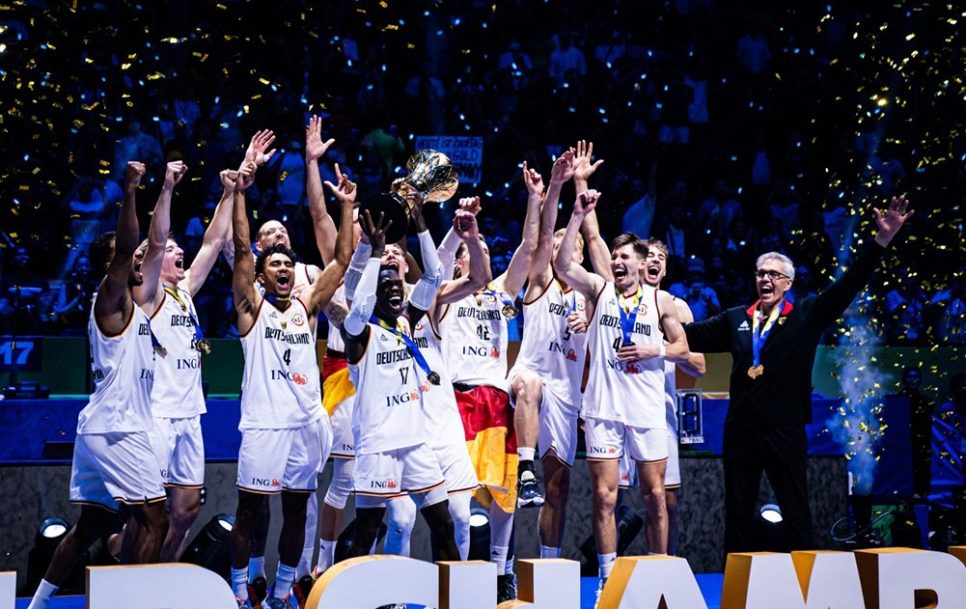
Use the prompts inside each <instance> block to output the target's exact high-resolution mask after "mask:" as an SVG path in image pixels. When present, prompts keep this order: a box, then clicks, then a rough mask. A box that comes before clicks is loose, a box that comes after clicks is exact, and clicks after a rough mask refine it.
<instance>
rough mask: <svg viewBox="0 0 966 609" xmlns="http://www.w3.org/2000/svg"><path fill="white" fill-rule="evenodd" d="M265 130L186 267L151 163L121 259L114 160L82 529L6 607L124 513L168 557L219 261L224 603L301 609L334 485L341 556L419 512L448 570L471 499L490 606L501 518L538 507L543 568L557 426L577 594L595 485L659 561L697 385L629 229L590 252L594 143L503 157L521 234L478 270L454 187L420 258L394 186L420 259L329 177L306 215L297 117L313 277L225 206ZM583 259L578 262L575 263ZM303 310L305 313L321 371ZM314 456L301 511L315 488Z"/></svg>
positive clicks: (504, 570)
mask: <svg viewBox="0 0 966 609" xmlns="http://www.w3.org/2000/svg"><path fill="white" fill-rule="evenodd" d="M273 140H274V136H273V134H272V133H271V132H269V131H261V132H259V133H257V134H256V135H255V136H254V137H253V138H252V141H251V144H250V146H249V148H248V150H247V152H246V155H245V159H244V161H243V162H242V163H241V165H240V167H239V168H238V169H237V170H231V171H229V170H226V171H223V172H221V181H222V184H223V186H224V194H223V195H222V197H221V200H220V202H219V204H218V206H217V207H216V209H215V212H214V214H213V217H212V220H211V223H210V225H209V227H208V229H207V231H206V233H205V235H204V240H203V244H202V246H201V250H200V251H199V253H198V254H197V256H196V257H195V259H194V261H193V263H192V265H191V268H190V269H185V268H184V252H183V251H182V250H181V248H180V247H179V246H178V245H177V243H176V242H175V241H174V240H173V239H171V238H170V237H169V235H168V231H169V225H170V206H171V198H172V193H173V191H174V189H175V187H176V185H177V184H178V182H179V181H180V180H181V179H182V177H183V176H184V175H185V174H186V172H187V168H186V167H185V165H184V164H183V163H181V162H172V163H168V165H167V168H166V174H165V178H164V183H163V186H162V189H161V195H160V197H159V199H158V201H157V204H156V206H155V208H154V213H153V215H152V217H151V225H150V228H149V230H148V238H147V240H146V241H145V242H144V243H142V244H141V245H138V222H137V213H136V209H135V198H136V197H135V194H136V192H137V190H138V186H139V184H140V180H141V177H142V176H143V175H144V173H145V170H146V168H145V167H144V166H143V165H142V164H140V163H137V162H131V163H129V165H128V167H127V172H126V176H125V182H126V183H125V199H124V202H123V204H122V207H121V211H120V217H119V220H118V227H117V231H116V232H115V233H110V234H108V235H105V236H104V237H103V238H102V239H99V240H98V241H97V242H95V244H94V246H92V256H91V259H92V263H93V264H94V265H99V266H95V268H101V269H103V270H104V271H105V273H106V276H105V278H104V280H103V282H102V283H101V285H100V288H99V290H98V292H97V294H96V296H95V298H94V302H93V305H92V308H91V318H90V323H89V326H88V334H89V338H90V344H91V349H92V355H93V359H92V366H93V374H94V379H95V384H96V389H95V392H94V394H93V395H92V396H91V400H90V403H89V405H88V406H87V407H86V408H85V409H84V410H83V411H82V412H81V414H80V418H79V421H78V426H77V441H76V444H75V453H74V461H73V469H72V476H71V483H70V497H71V500H72V501H74V502H77V503H79V504H81V515H80V518H79V520H78V522H77V524H76V525H75V526H74V527H73V528H72V529H71V531H70V532H69V534H68V535H67V536H66V537H65V539H64V541H63V542H62V543H61V545H60V546H59V547H58V550H57V552H56V554H55V556H54V559H53V561H52V563H51V565H50V568H49V570H48V571H47V574H46V576H45V578H44V580H43V581H42V582H41V584H40V587H39V589H38V590H37V593H36V595H35V596H34V599H33V601H32V602H31V605H30V608H31V609H42V608H44V607H47V606H48V603H49V602H50V598H51V596H52V595H53V593H54V592H55V591H56V590H57V587H58V586H59V585H60V584H61V583H62V582H63V580H64V578H65V576H66V574H67V573H68V572H69V570H70V568H71V567H72V565H73V564H74V563H75V562H76V561H77V559H78V558H79V557H80V555H81V554H82V553H83V551H84V550H86V548H87V547H89V546H90V545H91V544H92V543H93V542H94V541H95V540H97V539H99V538H101V537H103V536H105V535H106V534H107V533H109V532H110V531H111V530H112V527H114V523H115V522H116V515H115V513H116V512H117V510H118V509H119V508H121V506H122V505H123V506H124V513H125V514H126V515H127V521H126V525H125V527H124V531H123V533H121V535H122V536H123V538H124V543H123V544H122V546H123V549H122V553H121V558H122V560H124V561H128V562H154V561H158V560H160V561H162V562H171V561H176V560H177V559H178V557H179V556H180V554H181V552H183V550H184V547H185V545H186V540H187V536H188V532H189V529H190V527H191V525H192V523H193V521H194V519H195V518H196V517H197V514H198V511H199V507H200V497H201V489H202V487H203V484H204V464H205V461H204V446H203V442H202V436H201V425H200V416H201V415H202V414H203V413H204V412H205V402H204V398H203V395H202V388H201V369H200V364H201V361H202V356H203V354H204V353H206V352H207V351H209V350H210V343H209V342H208V341H207V340H206V339H205V337H204V336H203V334H202V330H201V327H200V326H199V324H198V317H197V314H196V312H195V308H194V304H193V303H192V297H193V296H194V295H195V294H197V292H198V291H199V290H200V289H201V287H202V285H203V284H204V282H205V279H206V277H207V275H208V273H209V271H210V270H211V268H212V267H213V265H214V264H215V262H216V260H217V258H218V257H219V255H222V254H223V255H224V257H225V258H226V259H227V260H228V261H229V263H230V264H231V265H232V268H233V274H232V289H233V296H234V306H235V309H236V312H237V314H238V330H239V333H240V336H241V345H242V351H243V354H244V372H243V378H242V388H241V389H242V391H241V422H240V425H239V429H240V430H241V432H242V442H241V447H240V449H239V455H238V476H237V488H238V504H237V508H236V510H235V522H234V526H233V529H232V532H231V542H230V543H231V559H232V572H231V586H232V589H233V591H234V593H235V596H236V598H237V600H238V605H239V607H240V608H244V607H253V606H259V604H260V605H261V606H263V607H292V606H295V605H296V604H297V605H299V606H303V605H304V600H305V598H306V596H307V594H308V590H309V589H310V588H311V585H312V582H313V580H314V578H315V577H318V576H319V575H320V574H321V573H322V572H324V571H325V570H326V569H328V568H329V567H331V566H332V565H333V563H334V562H335V549H336V543H337V540H338V538H339V535H340V533H341V532H342V528H343V527H342V525H343V522H342V516H343V512H344V509H345V507H346V503H347V501H348V500H349V498H350V497H351V498H352V499H353V500H354V502H355V510H356V523H355V532H354V537H353V539H352V544H351V546H350V547H349V550H348V555H349V556H359V555H364V554H368V553H370V552H371V551H372V550H373V548H374V546H375V544H376V541H377V536H378V530H379V527H380V525H381V523H382V521H383V519H384V517H385V515H386V513H387V511H388V518H389V526H388V534H387V537H386V540H385V542H384V548H383V550H384V551H385V552H387V553H395V554H403V555H408V553H409V537H410V533H411V530H412V526H413V523H414V521H415V515H416V513H417V511H418V512H420V513H421V514H422V515H423V517H424V518H425V520H426V522H427V524H428V526H429V528H430V530H431V532H432V543H433V550H434V555H435V557H436V558H437V559H439V560H465V559H466V558H467V556H468V554H469V545H470V524H469V521H470V499H471V498H472V497H474V496H475V497H476V498H477V499H478V501H479V502H480V503H481V504H482V505H483V506H484V507H486V508H487V509H488V510H489V524H490V532H491V540H490V542H491V545H490V551H491V560H492V561H493V562H495V563H496V564H497V572H498V575H499V582H498V595H499V599H498V600H500V601H503V600H508V599H509V598H512V596H513V586H512V577H511V576H510V575H509V573H510V570H509V567H508V565H507V557H508V554H509V553H510V545H511V534H512V530H513V515H514V510H515V509H516V508H521V507H530V506H533V507H539V508H540V510H541V511H540V515H539V534H540V543H541V547H540V556H541V557H545V558H556V557H559V556H560V555H561V541H562V538H563V531H564V523H565V521H566V507H567V499H568V495H569V481H570V468H571V467H573V465H574V459H575V454H576V451H577V439H578V433H580V432H579V430H578V418H579V419H582V420H583V433H584V435H585V439H586V450H587V461H588V468H589V470H590V474H591V483H592V493H593V498H592V501H593V518H592V519H593V523H592V524H593V532H594V536H595V539H596V542H597V552H598V561H599V565H600V578H601V582H604V581H606V578H607V577H608V575H609V574H610V570H611V568H612V566H613V564H614V562H615V560H616V552H617V528H616V523H615V518H614V513H615V509H616V505H617V502H618V491H619V488H626V487H630V486H633V485H635V484H637V485H639V486H640V491H641V493H642V497H643V500H644V506H645V509H646V512H647V519H646V522H647V526H646V529H645V533H646V538H647V547H648V550H649V551H650V552H653V553H658V554H663V553H667V552H668V550H669V547H668V545H669V528H671V529H672V531H673V528H674V526H675V522H674V521H675V518H674V509H673V508H674V505H675V503H676V500H675V498H674V489H675V488H677V486H679V485H680V470H679V468H678V466H677V437H676V412H675V384H674V378H675V370H676V367H677V366H680V368H681V369H682V370H683V371H685V372H686V373H688V374H691V375H693V376H700V375H701V374H703V372H704V359H703V357H702V356H701V355H699V354H693V353H690V351H689V349H688V344H687V340H686V338H685V333H684V330H683V329H682V323H683V322H690V321H692V317H691V313H690V310H689V309H688V307H687V305H686V304H685V303H684V302H683V301H681V300H677V299H674V298H673V297H672V296H670V295H669V294H668V293H667V292H664V291H662V290H660V287H659V286H660V282H661V280H662V279H663V277H664V274H665V271H666V263H667V248H666V247H665V246H664V245H663V244H662V243H660V242H659V241H653V240H644V239H641V238H640V237H638V236H636V235H633V234H623V235H620V236H619V237H617V238H616V239H614V241H613V242H612V243H611V245H610V247H609V248H608V246H607V245H606V244H605V243H604V242H603V240H602V239H601V236H600V233H599V228H598V224H597V219H596V216H595V212H594V209H595V206H596V205H597V203H598V200H599V197H600V193H598V192H596V191H594V190H591V189H589V188H588V179H589V178H590V177H591V175H592V174H593V173H594V171H595V170H596V169H597V167H598V166H599V164H600V162H601V161H597V162H593V161H592V155H593V146H592V144H586V143H585V142H579V143H578V144H577V146H576V147H575V148H572V149H570V150H567V151H566V152H565V153H564V154H562V155H560V156H559V158H557V159H556V161H555V162H554V164H553V167H552V170H551V172H550V176H549V181H548V184H547V186H546V188H545V186H544V179H543V177H542V176H541V175H540V174H539V173H538V172H537V171H535V170H533V169H531V168H529V167H527V165H526V164H525V163H524V165H523V181H524V183H525V185H526V188H527V193H528V199H527V209H526V219H525V222H524V228H523V235H522V239H521V243H520V245H519V247H518V248H517V249H516V251H515V252H514V254H513V257H512V259H511V261H510V263H509V265H508V267H507V269H506V271H505V272H504V273H503V274H502V275H500V276H498V277H493V276H492V273H491V270H490V261H489V255H488V248H487V246H486V244H485V242H484V241H483V238H482V237H481V236H480V234H479V232H478V227H477V221H476V214H477V213H479V211H480V200H479V198H478V197H473V198H464V199H461V200H460V201H459V205H458V209H457V210H456V211H455V217H454V219H453V223H452V228H451V229H450V231H449V232H448V233H447V234H446V236H445V237H444V238H443V240H442V241H441V243H440V244H439V246H438V247H437V245H436V244H435V243H434V242H433V238H432V237H431V235H430V232H429V230H428V229H427V227H426V222H425V220H424V219H423V215H422V207H423V200H422V197H421V196H420V195H419V194H418V193H411V192H410V193H408V194H407V193H406V191H400V192H401V193H403V194H404V195H405V198H406V200H407V201H408V204H409V206H410V216H411V224H412V226H413V227H414V229H415V232H416V233H417V236H418V239H419V247H420V259H421V263H422V264H421V267H422V268H417V265H416V262H415V260H414V258H413V257H412V256H410V255H409V254H408V253H407V252H406V251H405V249H404V248H403V247H401V246H400V245H397V244H394V243H387V242H386V235H387V231H388V230H389V229H390V227H391V224H392V221H390V220H388V219H387V218H386V217H383V216H382V215H381V214H370V213H369V212H368V211H363V212H361V213H360V212H359V208H358V206H357V194H358V193H357V189H356V185H355V184H354V183H353V182H352V181H350V179H349V177H348V176H346V175H344V174H342V173H341V172H340V169H339V167H338V165H336V166H335V175H336V176H337V177H336V183H332V182H325V184H324V186H325V188H327V189H328V191H329V193H330V195H331V196H332V197H334V198H335V200H336V201H337V202H338V204H339V209H340V211H339V217H338V218H337V219H333V218H332V217H330V216H329V214H328V212H327V211H326V209H327V208H326V203H325V199H324V194H323V183H322V181H321V177H320V174H319V167H318V164H319V159H320V158H321V157H322V156H323V155H324V153H325V152H326V150H327V149H328V148H329V146H331V145H332V143H333V140H328V141H323V140H322V137H321V121H320V120H319V119H318V118H316V117H313V118H312V119H311V121H310V123H309V125H308V126H307V128H306V147H305V160H306V169H307V176H308V177H307V185H306V192H307V195H308V205H309V209H310V214H311V217H312V222H313V229H314V235H315V238H316V244H317V247H318V248H319V253H320V254H321V258H322V260H323V262H324V265H323V267H322V268H319V267H316V266H312V265H305V264H302V263H300V262H297V258H296V254H295V253H294V252H293V251H292V250H291V249H290V242H289V239H288V234H287V232H286V229H285V227H284V226H283V225H282V224H281V223H279V222H276V221H270V222H266V223H265V224H263V225H262V226H261V227H260V228H259V230H258V232H257V233H255V235H254V245H253V240H252V236H251V234H250V229H249V222H248V213H247V210H246V201H245V192H246V189H247V188H248V187H249V186H250V185H251V184H252V183H253V181H254V176H255V173H256V171H257V169H258V167H259V165H261V164H263V163H264V162H265V161H266V160H267V159H268V158H269V157H270V156H271V154H272V152H273V151H272V150H271V145H272V143H273ZM571 180H573V181H574V184H575V187H576V188H575V190H576V193H577V194H576V201H575V203H574V211H573V215H572V216H571V218H570V220H569V222H568V224H567V226H566V228H565V229H561V230H559V231H555V230H554V229H555V225H556V223H557V210H558V205H557V202H558V201H559V200H560V197H561V189H562V188H563V186H564V184H565V183H566V182H568V181H571ZM366 194H373V193H366ZM337 223H338V224H337ZM397 228H398V227H397ZM585 246H586V248H587V251H588V254H589V258H590V262H591V266H592V268H593V269H594V272H590V271H588V270H586V269H585V268H584V266H583V259H584V249H585ZM407 278H408V281H409V282H411V283H409V282H407ZM521 291H523V293H524V296H523V314H524V318H525V321H526V323H525V328H524V332H523V336H522V342H521V344H520V351H519V355H518V357H517V359H516V362H515V364H514V366H513V367H512V369H511V368H508V361H507V343H508V334H509V331H508V320H509V319H511V318H512V317H513V316H515V315H516V314H517V310H516V308H515V306H514V302H515V300H516V297H517V295H518V294H519V293H520V292H521ZM320 314H324V316H323V317H322V319H323V320H325V322H326V323H328V324H329V328H328V340H327V343H326V353H325V357H324V359H323V361H322V362H321V365H320V363H319V362H318V357H317V352H316V332H317V323H318V320H319V319H320ZM585 368H586V371H585ZM320 371H321V372H320ZM585 374H586V383H584V376H585ZM582 387H585V388H584V389H582ZM538 450H539V452H537V451H538ZM330 457H331V458H332V461H333V464H334V469H333V477H332V480H331V483H330V485H329V487H328V489H327V491H326V493H325V495H324V500H323V503H322V505H321V515H320V514H319V505H318V502H317V498H316V492H317V484H318V482H317V481H318V477H319V473H320V472H321V471H322V468H323V466H324V465H325V463H326V462H327V461H328V460H329V458H330ZM537 458H539V459H540V460H541V462H542V474H543V476H542V478H543V484H542V485H541V481H540V479H539V478H538V477H537V472H536V469H535V467H534V461H535V460H536V459H537ZM276 493H280V494H281V499H282V502H281V503H282V512H283V513H282V519H283V524H282V530H281V535H280V538H279V540H278V550H279V564H278V568H277V571H276V575H275V579H274V583H273V585H272V586H266V573H265V559H264V553H265V546H266V543H267V540H266V537H267V531H268V521H269V496H270V495H272V494H276ZM165 501H167V507H165ZM319 523H321V524H319ZM670 537H671V539H672V540H673V538H674V535H673V532H672V535H671V536H670ZM672 543H673V542H672ZM317 547H318V560H317V561H314V564H313V557H314V556H315V551H316V548H317ZM673 550H674V548H673V547H672V548H671V551H672V552H673Z"/></svg>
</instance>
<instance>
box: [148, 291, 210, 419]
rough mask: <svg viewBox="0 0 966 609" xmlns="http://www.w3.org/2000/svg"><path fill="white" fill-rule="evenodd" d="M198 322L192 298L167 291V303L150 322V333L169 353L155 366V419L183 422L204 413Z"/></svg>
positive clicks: (160, 358) (152, 392) (163, 303)
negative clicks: (183, 419) (196, 325)
mask: <svg viewBox="0 0 966 609" xmlns="http://www.w3.org/2000/svg"><path fill="white" fill-rule="evenodd" d="M197 321H198V313H197V311H196V310H195V304H194V302H192V300H191V294H189V293H188V292H186V291H185V290H182V289H181V288H178V287H175V288H165V289H164V300H162V301H161V306H160V307H159V308H158V310H157V312H156V313H155V314H154V317H152V318H151V330H153V331H154V335H155V336H156V337H157V338H158V341H159V342H160V343H161V344H162V345H163V346H164V349H165V351H166V353H165V355H163V356H161V357H158V358H157V360H156V361H155V366H154V388H153V389H151V410H152V412H153V413H154V416H156V417H166V418H171V419H181V418H188V417H193V416H196V415H200V414H204V413H205V396H204V393H203V392H202V390H201V352H200V351H198V349H197V348H196V345H195V340H196V337H195V324H196V323H197Z"/></svg>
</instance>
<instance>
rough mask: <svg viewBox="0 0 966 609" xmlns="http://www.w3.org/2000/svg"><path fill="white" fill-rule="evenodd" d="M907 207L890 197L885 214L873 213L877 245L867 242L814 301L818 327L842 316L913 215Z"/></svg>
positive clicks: (901, 198) (895, 198)
mask: <svg viewBox="0 0 966 609" xmlns="http://www.w3.org/2000/svg"><path fill="white" fill-rule="evenodd" d="M908 206H909V202H908V201H906V198H905V196H900V197H892V199H891V200H890V201H889V208H888V209H887V210H886V211H882V210H879V209H876V210H874V213H875V223H876V226H877V227H878V229H879V230H878V232H877V233H876V236H875V243H876V244H875V245H872V244H871V243H870V244H868V245H867V246H865V247H864V248H863V249H862V251H861V253H860V254H859V255H858V256H857V257H856V259H855V260H854V261H853V262H852V265H851V266H850V267H849V268H848V270H846V271H845V272H844V273H842V276H841V277H839V278H838V279H837V280H835V282H834V283H832V285H830V286H829V287H827V288H826V289H824V290H822V292H821V293H820V294H819V295H818V296H817V297H816V298H815V303H814V305H813V306H814V315H816V316H817V318H816V319H817V320H818V326H819V327H821V328H824V327H825V326H827V325H828V324H830V323H832V322H833V321H835V319H836V318H838V317H839V316H841V315H842V313H844V312H845V309H847V308H848V306H849V304H850V303H851V302H852V301H853V300H854V299H855V296H856V295H857V294H858V293H859V292H860V291H861V290H862V288H863V287H864V286H865V285H866V284H867V283H868V282H869V278H870V277H871V276H872V273H873V272H874V271H875V268H876V266H877V265H878V264H879V262H880V261H881V260H882V257H883V256H884V255H885V250H886V248H888V247H889V244H890V243H892V240H893V238H895V236H896V235H897V234H898V233H899V231H900V230H901V229H902V226H903V225H904V224H905V222H906V220H908V219H909V218H911V217H912V215H913V214H914V213H915V210H911V209H908Z"/></svg>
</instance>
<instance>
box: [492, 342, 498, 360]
mask: <svg viewBox="0 0 966 609" xmlns="http://www.w3.org/2000/svg"><path fill="white" fill-rule="evenodd" d="M490 357H492V358H494V359H497V358H499V357H500V349H499V348H498V347H497V346H496V345H493V346H492V347H490Z"/></svg>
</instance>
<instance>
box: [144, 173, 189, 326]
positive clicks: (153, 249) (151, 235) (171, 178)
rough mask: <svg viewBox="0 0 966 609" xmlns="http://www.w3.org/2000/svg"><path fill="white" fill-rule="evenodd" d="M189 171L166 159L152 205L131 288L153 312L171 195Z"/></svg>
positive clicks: (159, 292) (157, 299)
mask: <svg viewBox="0 0 966 609" xmlns="http://www.w3.org/2000/svg"><path fill="white" fill-rule="evenodd" d="M187 171H188V167H187V165H185V164H184V163H183V162H181V161H172V162H170V163H168V165H167V167H166V168H165V171H164V184H163V185H162V186H161V194H160V195H159V196H158V202H157V203H156V204H155V206H154V214H153V215H152V216H151V226H150V228H148V249H147V252H145V254H144V260H143V261H142V263H141V277H142V278H143V282H142V283H141V285H139V286H137V287H135V288H134V301H135V302H137V303H138V304H139V305H140V306H141V307H143V308H144V309H145V312H146V313H147V314H148V315H149V316H150V315H153V314H154V312H155V311H156V310H157V308H158V307H159V306H161V301H162V300H163V299H164V290H162V289H161V263H162V262H163V261H164V250H165V248H166V247H167V245H168V232H169V231H170V230H171V196H172V195H173V194H174V187H175V186H176V185H177V184H178V182H180V181H181V178H183V177H184V174H185V172H187Z"/></svg>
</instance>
